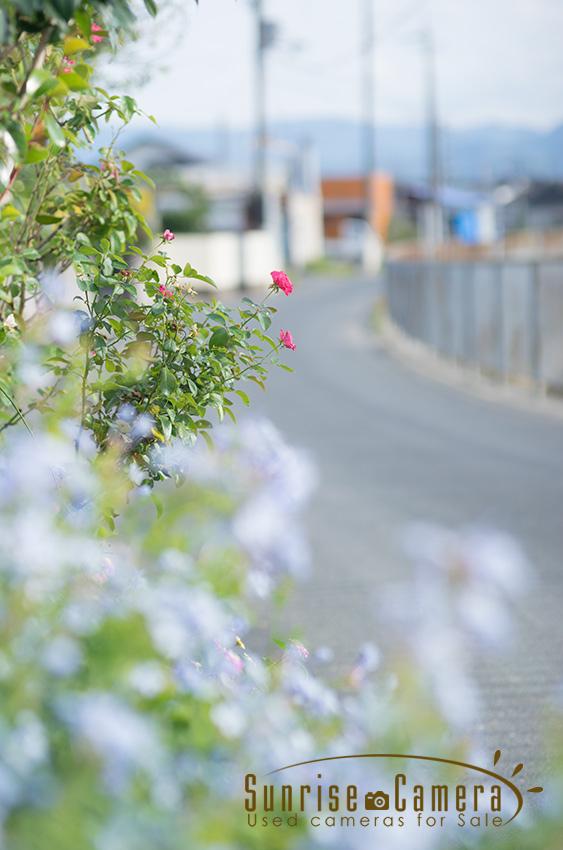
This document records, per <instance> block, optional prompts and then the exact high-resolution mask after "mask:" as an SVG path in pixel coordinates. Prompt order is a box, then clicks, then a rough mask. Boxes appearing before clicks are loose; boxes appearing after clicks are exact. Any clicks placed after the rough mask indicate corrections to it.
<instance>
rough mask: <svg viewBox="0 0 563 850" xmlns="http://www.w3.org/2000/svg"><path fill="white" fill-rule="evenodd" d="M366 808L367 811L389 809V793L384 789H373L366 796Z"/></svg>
mask: <svg viewBox="0 0 563 850" xmlns="http://www.w3.org/2000/svg"><path fill="white" fill-rule="evenodd" d="M365 809H366V811H367V812H378V811H379V812H384V811H387V810H388V809H389V794H385V793H384V792H383V791H375V792H373V791H371V792H369V793H368V794H366V796H365Z"/></svg>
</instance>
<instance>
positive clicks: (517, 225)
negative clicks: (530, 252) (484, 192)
mask: <svg viewBox="0 0 563 850" xmlns="http://www.w3.org/2000/svg"><path fill="white" fill-rule="evenodd" d="M495 197H496V199H497V203H498V206H499V208H501V217H502V229H503V232H504V233H505V234H506V233H511V232H513V231H516V230H530V231H535V232H545V231H549V230H558V229H560V228H563V183H562V182H560V181H547V180H529V181H526V182H523V183H522V182H520V183H504V184H501V185H499V186H498V187H497V188H496V190H495Z"/></svg>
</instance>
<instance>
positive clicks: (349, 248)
mask: <svg viewBox="0 0 563 850" xmlns="http://www.w3.org/2000/svg"><path fill="white" fill-rule="evenodd" d="M322 192H323V219H324V235H325V245H326V250H327V254H328V255H330V256H334V257H337V258H341V259H346V260H352V261H356V262H361V264H362V265H363V266H364V267H366V268H368V267H369V268H376V267H377V265H379V263H380V261H381V245H382V243H383V242H384V241H385V240H386V238H387V234H388V230H389V224H390V221H391V216H392V212H393V182H392V180H391V178H390V177H389V176H387V175H385V174H372V175H370V177H368V178H367V180H366V178H364V177H327V178H325V179H323V181H322Z"/></svg>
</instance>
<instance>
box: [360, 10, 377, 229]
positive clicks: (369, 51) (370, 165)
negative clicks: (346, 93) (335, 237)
mask: <svg viewBox="0 0 563 850" xmlns="http://www.w3.org/2000/svg"><path fill="white" fill-rule="evenodd" d="M361 2H362V14H361V26H362V30H361V56H362V63H361V65H362V68H361V74H362V79H361V90H362V123H363V127H362V170H363V174H364V214H365V218H366V221H367V222H371V220H372V214H373V209H372V175H373V174H374V173H375V20H374V0H361Z"/></svg>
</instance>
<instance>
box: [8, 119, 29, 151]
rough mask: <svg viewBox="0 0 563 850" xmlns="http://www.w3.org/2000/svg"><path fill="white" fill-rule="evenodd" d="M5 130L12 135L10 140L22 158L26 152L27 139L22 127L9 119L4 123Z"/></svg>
mask: <svg viewBox="0 0 563 850" xmlns="http://www.w3.org/2000/svg"><path fill="white" fill-rule="evenodd" d="M6 130H7V132H8V133H9V135H10V136H11V137H12V140H13V142H14V144H15V146H16V148H17V150H18V154H19V155H20V156H21V157H22V159H24V158H25V155H26V154H27V139H26V137H25V133H24V131H23V129H22V127H21V126H20V125H19V124H17V123H16V122H15V121H9V122H8V123H7V124H6Z"/></svg>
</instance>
